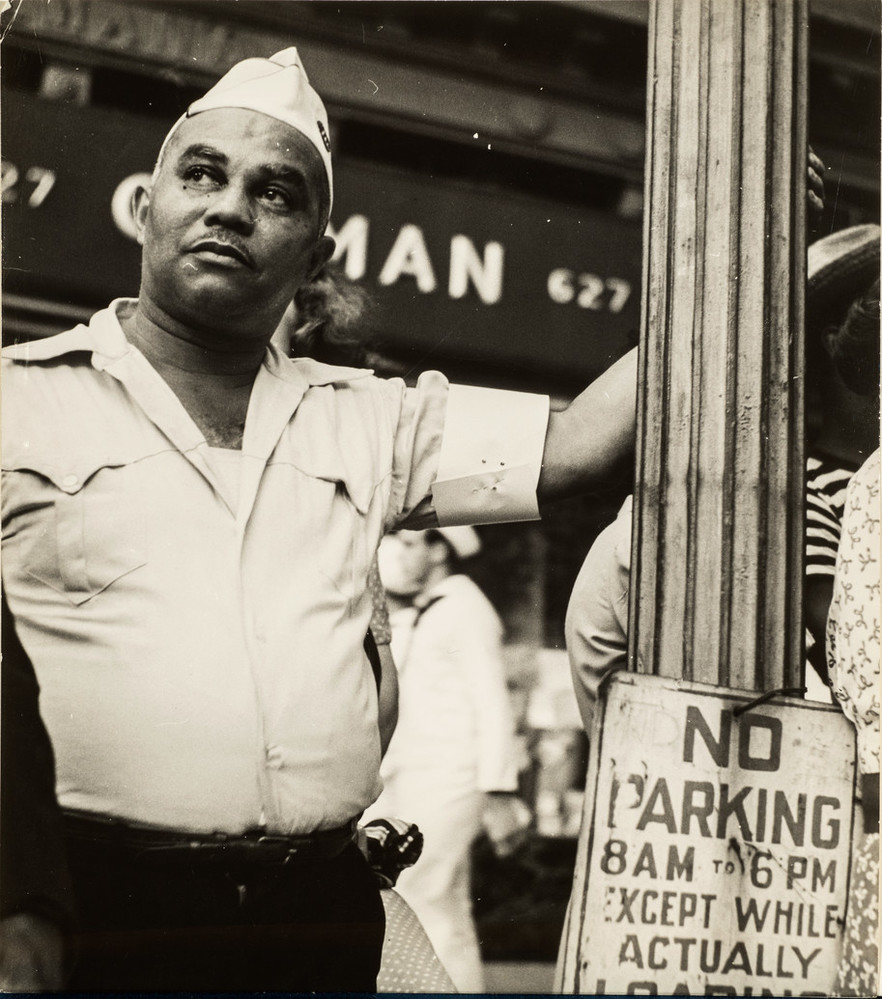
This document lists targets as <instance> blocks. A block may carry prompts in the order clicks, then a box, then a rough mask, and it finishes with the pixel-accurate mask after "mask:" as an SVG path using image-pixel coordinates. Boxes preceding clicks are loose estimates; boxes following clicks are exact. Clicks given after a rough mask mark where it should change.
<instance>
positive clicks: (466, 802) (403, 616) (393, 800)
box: [366, 527, 529, 992]
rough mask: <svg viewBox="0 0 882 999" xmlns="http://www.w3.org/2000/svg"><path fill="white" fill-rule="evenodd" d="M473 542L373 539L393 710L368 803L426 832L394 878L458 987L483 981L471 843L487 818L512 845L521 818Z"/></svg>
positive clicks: (432, 537) (496, 652)
mask: <svg viewBox="0 0 882 999" xmlns="http://www.w3.org/2000/svg"><path fill="white" fill-rule="evenodd" d="M480 547H481V543H480V539H479V537H478V534H477V532H476V531H474V530H473V529H472V528H470V527H448V528H438V529H435V530H429V531H425V532H416V531H399V532H396V533H393V534H390V535H387V536H386V538H384V539H383V542H382V543H381V545H380V552H379V558H380V576H381V578H382V580H383V585H384V586H385V588H386V591H387V593H388V595H389V602H390V611H391V613H390V620H391V623H392V654H393V658H394V660H395V664H396V666H397V669H398V674H399V680H398V682H399V691H400V704H399V722H398V728H397V729H396V732H395V734H394V736H393V737H392V742H391V744H390V746H389V751H388V752H387V754H386V757H385V759H384V761H383V764H382V766H381V771H380V772H381V776H382V778H383V784H384V790H383V792H382V794H381V795H380V797H379V799H378V800H377V802H376V803H375V804H374V805H373V806H372V807H371V808H370V809H369V810H368V812H367V813H366V814H367V817H370V816H373V815H383V814H391V815H401V816H406V817H407V818H409V819H412V820H413V821H414V822H416V824H417V825H418V826H419V828H420V830H421V831H422V833H423V836H424V838H425V843H424V848H423V854H422V856H421V857H420V859H419V861H418V862H417V863H416V864H415V865H414V866H413V867H412V868H410V869H408V870H406V871H404V872H403V873H402V875H401V877H400V879H399V882H398V890H399V891H400V893H401V895H402V896H403V897H404V899H405V900H406V901H407V902H408V903H409V904H410V905H411V906H412V908H413V909H414V911H415V912H416V914H417V916H418V917H419V919H420V921H421V922H422V923H423V925H424V927H425V929H426V932H427V934H428V936H429V939H430V940H431V941H432V944H433V946H434V948H435V950H436V952H437V954H438V956H439V957H440V959H441V962H442V964H443V965H444V967H445V969H446V970H447V972H448V974H449V975H450V977H451V978H452V979H453V982H454V984H455V986H456V988H457V989H458V990H459V991H461V992H481V991H483V987H484V981H483V974H482V969H481V956H480V950H479V946H478V940H477V934H476V931H475V924H474V920H473V918H472V900H471V862H470V854H471V847H472V844H473V843H474V841H475V839H476V837H477V836H478V835H479V833H480V832H481V830H482V829H483V830H485V831H486V832H487V834H488V836H489V838H490V840H491V842H492V843H494V844H495V845H496V847H497V848H498V849H499V850H502V851H504V850H508V849H511V847H512V846H513V844H514V842H515V841H516V840H517V838H518V837H519V836H520V835H521V834H522V833H523V831H524V829H525V827H526V825H527V824H528V822H529V812H528V810H527V808H526V806H525V805H524V804H523V803H522V802H521V801H520V799H519V798H518V796H517V781H518V769H519V752H518V746H517V742H516V740H515V733H514V722H513V718H512V711H511V705H510V701H509V694H508V688H507V685H506V677H505V665H504V662H503V658H502V623H501V621H500V619H499V616H498V615H497V613H496V611H495V610H494V609H493V607H492V605H491V604H490V602H489V601H488V600H487V598H486V597H485V596H484V594H483V593H482V592H481V590H480V589H479V588H478V587H477V586H476V585H475V583H474V582H473V581H472V580H471V579H470V578H469V577H468V576H467V575H466V574H465V572H464V571H463V565H464V563H465V564H467V562H468V560H469V559H470V558H473V557H474V556H475V555H477V554H478V552H479V550H480Z"/></svg>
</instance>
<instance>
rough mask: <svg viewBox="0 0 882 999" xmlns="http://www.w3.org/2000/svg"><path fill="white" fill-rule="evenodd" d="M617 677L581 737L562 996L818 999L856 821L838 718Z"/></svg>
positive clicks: (828, 711) (847, 744)
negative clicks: (579, 824)
mask: <svg viewBox="0 0 882 999" xmlns="http://www.w3.org/2000/svg"><path fill="white" fill-rule="evenodd" d="M754 701H755V695H751V694H749V693H746V692H743V691H733V690H727V689H723V688H719V687H712V686H708V685H705V684H695V683H686V682H684V681H676V680H667V679H662V678H659V677H651V676H638V675H635V674H618V675H616V676H615V677H613V678H612V681H611V682H610V684H609V685H608V686H607V688H606V690H605V694H604V697H603V701H602V705H601V708H602V710H601V711H599V713H598V722H597V724H596V726H595V731H594V733H593V736H592V746H591V754H590V759H589V766H588V784H587V792H586V806H585V813H584V815H583V828H582V834H581V837H580V842H579V854H578V857H577V862H576V877H575V882H574V891H573V896H572V900H571V904H570V913H569V917H568V926H567V929H566V930H565V936H564V945H563V949H562V955H561V973H562V982H561V985H562V988H563V990H564V991H567V992H582V993H586V994H596V995H603V994H607V995H622V994H626V995H770V996H789V995H816V996H822V995H826V994H827V993H828V991H829V989H830V988H831V986H832V983H833V981H834V978H835V973H836V964H837V962H838V958H839V949H840V937H841V929H842V924H843V918H844V912H845V902H846V898H847V892H848V879H849V858H850V844H851V837H852V821H853V807H852V804H853V791H854V766H855V750H854V735H853V730H852V728H851V726H850V725H849V723H848V722H847V721H846V719H845V718H843V717H842V715H841V714H840V713H839V712H838V711H837V710H836V709H834V708H831V707H829V706H827V705H822V704H816V703H813V702H808V701H802V700H795V699H792V698H785V697H777V698H774V699H772V700H770V701H767V702H763V703H752V702H754Z"/></svg>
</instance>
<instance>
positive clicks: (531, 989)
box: [484, 961, 554, 995]
mask: <svg viewBox="0 0 882 999" xmlns="http://www.w3.org/2000/svg"><path fill="white" fill-rule="evenodd" d="M553 981H554V964H553V963H552V964H546V963H545V962H540V961H488V962H486V963H485V964H484V987H485V988H486V990H487V992H488V993H492V992H497V993H501V994H503V995H514V994H518V993H519V994H521V995H525V994H528V993H549V992H551V987H552V983H553Z"/></svg>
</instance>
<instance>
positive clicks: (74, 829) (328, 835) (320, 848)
mask: <svg viewBox="0 0 882 999" xmlns="http://www.w3.org/2000/svg"><path fill="white" fill-rule="evenodd" d="M355 827H356V820H355V819H352V820H351V821H350V822H348V823H347V824H346V825H345V826H339V827H338V828H336V829H321V830H319V831H318V832H314V833H309V834H308V835H305V836H273V835H268V834H266V833H265V832H264V831H263V830H258V829H255V830H249V831H247V832H245V833H242V834H241V835H235V836H233V835H229V834H227V833H209V834H204V833H187V832H176V831H174V830H171V829H154V828H151V827H149V826H139V825H132V824H130V823H128V822H123V821H121V820H119V819H114V818H109V817H106V816H102V815H92V814H88V813H83V812H71V811H65V813H64V828H65V834H66V836H67V837H68V839H69V840H71V841H73V842H76V843H81V844H89V845H92V846H95V847H98V848H100V849H104V850H110V851H114V852H119V853H123V854H124V855H125V857H126V859H129V860H133V861H138V862H144V863H151V862H152V863H186V864H192V863H205V864H218V865H226V866H230V867H235V866H241V865H252V866H266V867H282V866H284V865H286V864H292V863H301V862H303V861H314V860H331V859H333V858H334V857H337V856H339V855H340V854H341V853H342V852H343V851H344V850H345V849H346V847H347V846H348V845H349V844H350V843H352V842H353V837H354V835H355Z"/></svg>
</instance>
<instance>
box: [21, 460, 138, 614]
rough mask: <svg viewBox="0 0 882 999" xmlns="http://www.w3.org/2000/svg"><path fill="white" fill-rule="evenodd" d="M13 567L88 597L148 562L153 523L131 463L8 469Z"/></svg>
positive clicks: (35, 463)
mask: <svg viewBox="0 0 882 999" xmlns="http://www.w3.org/2000/svg"><path fill="white" fill-rule="evenodd" d="M5 484H6V488H7V490H8V493H7V497H6V499H7V501H10V500H11V507H10V506H7V513H8V519H7V530H6V535H7V536H6V548H7V557H8V558H9V559H10V561H11V563H12V564H11V565H8V568H10V569H11V570H12V571H14V572H16V573H18V574H20V575H22V576H29V577H32V578H33V579H35V580H37V581H38V582H40V583H41V584H44V585H46V586H50V587H51V588H52V589H54V590H56V591H58V592H59V593H63V594H64V595H65V596H66V597H67V598H68V599H69V600H70V601H71V603H73V604H83V603H85V602H86V601H87V600H90V599H92V598H93V597H95V596H96V595H97V594H99V593H102V592H103V591H104V590H106V589H107V588H108V587H110V586H111V585H112V584H114V583H116V582H117V581H118V580H120V579H121V578H122V577H124V576H127V575H128V574H129V573H131V572H133V571H134V570H136V569H139V568H141V567H142V566H144V565H146V563H147V542H146V525H145V521H144V516H143V506H142V500H141V496H140V495H139V491H138V489H137V488H136V486H135V483H134V482H133V476H132V469H131V468H130V467H129V466H128V465H127V464H111V463H106V462H100V461H97V460H93V461H85V462H83V461H80V462H77V463H73V462H72V463H70V464H69V465H66V466H62V467H58V466H55V465H52V466H49V465H44V464H41V462H40V461H39V459H32V460H30V461H28V462H26V463H20V464H19V465H18V467H16V468H13V469H7V470H6V476H5Z"/></svg>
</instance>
